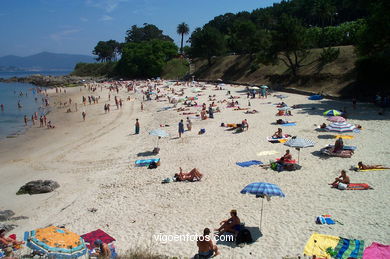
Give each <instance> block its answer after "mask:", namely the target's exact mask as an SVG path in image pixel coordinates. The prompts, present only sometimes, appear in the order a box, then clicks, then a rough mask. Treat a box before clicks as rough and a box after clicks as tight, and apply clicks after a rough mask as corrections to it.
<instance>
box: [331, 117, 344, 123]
mask: <svg viewBox="0 0 390 259" xmlns="http://www.w3.org/2000/svg"><path fill="white" fill-rule="evenodd" d="M327 120H328V121H331V122H345V121H346V119H345V118H344V117H341V116H332V117H329V118H328V119H327Z"/></svg>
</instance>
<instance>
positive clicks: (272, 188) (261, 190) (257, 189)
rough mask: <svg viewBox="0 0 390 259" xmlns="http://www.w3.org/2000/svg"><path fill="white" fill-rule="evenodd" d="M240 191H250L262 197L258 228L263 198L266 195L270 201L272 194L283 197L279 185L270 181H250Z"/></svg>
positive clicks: (244, 192) (261, 216)
mask: <svg viewBox="0 0 390 259" xmlns="http://www.w3.org/2000/svg"><path fill="white" fill-rule="evenodd" d="M241 193H242V194H246V193H250V194H254V195H256V198H262V201H261V215H260V228H261V223H262V220H263V207H264V198H265V197H266V198H267V200H268V201H270V200H271V197H272V196H279V197H285V195H284V193H283V192H282V191H281V190H280V188H279V186H277V185H275V184H272V183H264V182H257V183H251V184H249V185H247V186H246V187H245V188H244V189H242V190H241Z"/></svg>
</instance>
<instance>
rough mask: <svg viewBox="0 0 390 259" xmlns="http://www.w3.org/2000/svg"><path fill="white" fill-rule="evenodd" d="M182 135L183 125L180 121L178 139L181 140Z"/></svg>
mask: <svg viewBox="0 0 390 259" xmlns="http://www.w3.org/2000/svg"><path fill="white" fill-rule="evenodd" d="M183 133H184V123H183V120H180V122H179V138H181V134H183Z"/></svg>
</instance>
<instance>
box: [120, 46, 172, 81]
mask: <svg viewBox="0 0 390 259" xmlns="http://www.w3.org/2000/svg"><path fill="white" fill-rule="evenodd" d="M175 55H177V46H176V45H175V44H174V43H173V42H170V41H166V40H156V39H154V40H150V41H144V42H140V43H137V42H129V43H126V44H125V45H124V46H123V49H122V57H121V59H120V60H119V62H118V66H117V72H118V73H119V74H120V75H121V76H123V77H128V78H150V77H158V76H161V72H162V69H163V67H164V65H165V64H166V62H167V61H168V60H170V59H171V58H173V57H174V56H175Z"/></svg>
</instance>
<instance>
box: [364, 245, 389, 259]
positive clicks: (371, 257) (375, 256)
mask: <svg viewBox="0 0 390 259" xmlns="http://www.w3.org/2000/svg"><path fill="white" fill-rule="evenodd" d="M388 258H390V245H382V244H380V243H377V242H373V243H372V244H371V245H370V246H369V247H366V249H364V252H363V259H388Z"/></svg>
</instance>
